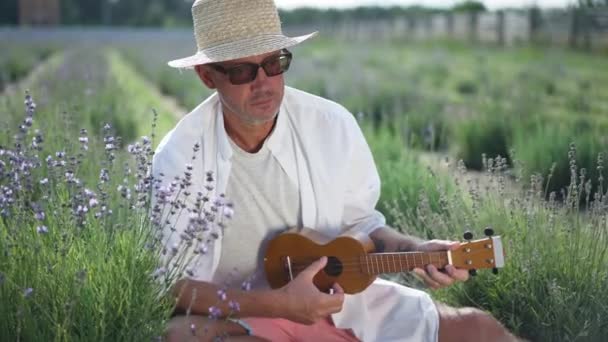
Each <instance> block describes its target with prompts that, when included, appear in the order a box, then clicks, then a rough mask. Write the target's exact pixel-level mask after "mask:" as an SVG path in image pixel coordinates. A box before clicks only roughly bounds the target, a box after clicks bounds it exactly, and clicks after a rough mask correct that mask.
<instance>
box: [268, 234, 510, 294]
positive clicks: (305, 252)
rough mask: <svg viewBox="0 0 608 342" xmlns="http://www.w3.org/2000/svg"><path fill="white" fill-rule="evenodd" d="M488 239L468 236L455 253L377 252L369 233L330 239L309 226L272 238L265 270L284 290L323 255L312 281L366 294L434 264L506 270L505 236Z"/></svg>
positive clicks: (322, 286) (321, 287)
mask: <svg viewBox="0 0 608 342" xmlns="http://www.w3.org/2000/svg"><path fill="white" fill-rule="evenodd" d="M486 235H487V236H488V237H487V238H484V239H479V240H474V241H471V239H472V234H471V233H470V232H467V233H465V239H467V240H469V241H466V242H462V243H461V245H460V247H458V249H456V250H451V251H438V252H396V253H373V251H374V244H373V242H372V241H371V239H370V238H369V236H367V235H365V234H350V235H348V234H345V235H341V236H339V237H337V238H335V239H333V240H332V239H331V238H329V237H327V236H324V235H323V234H321V233H319V232H318V231H315V230H313V229H309V228H301V229H298V228H293V229H290V230H289V231H287V232H285V233H282V234H280V235H278V236H277V237H275V238H274V239H272V240H271V241H270V243H269V245H268V249H267V250H266V255H265V258H264V268H265V271H266V278H267V280H268V283H269V284H270V286H271V287H272V288H280V287H282V286H284V285H285V284H287V283H288V282H289V281H291V280H292V279H294V278H295V277H296V276H297V275H298V273H300V272H301V271H302V270H304V269H305V268H306V267H308V266H309V265H310V264H311V263H313V262H314V261H316V260H318V259H319V258H321V257H322V256H326V257H327V258H328V259H327V265H326V266H325V268H324V269H323V270H321V271H320V272H319V273H317V275H316V276H315V277H314V279H313V282H314V284H315V285H316V286H317V288H319V290H321V291H324V292H329V289H331V287H332V285H333V284H334V283H338V284H340V286H342V288H343V289H344V292H345V293H348V294H354V293H358V292H361V291H363V290H365V289H366V288H367V287H368V286H369V285H370V284H371V283H372V282H373V281H374V280H375V279H376V276H377V275H379V274H382V273H398V272H404V271H411V270H413V269H414V268H416V267H424V266H426V265H429V264H433V265H435V267H437V268H438V269H442V268H444V267H445V266H446V265H454V267H456V268H461V269H468V270H469V271H470V272H471V273H474V272H475V270H476V269H485V268H493V269H494V271H495V272H497V268H500V267H503V266H504V252H503V247H502V242H501V240H500V236H492V235H493V231H492V230H491V228H486Z"/></svg>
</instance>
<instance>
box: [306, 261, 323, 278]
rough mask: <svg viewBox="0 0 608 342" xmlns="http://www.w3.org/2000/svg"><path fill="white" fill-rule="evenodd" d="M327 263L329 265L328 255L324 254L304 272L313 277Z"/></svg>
mask: <svg viewBox="0 0 608 342" xmlns="http://www.w3.org/2000/svg"><path fill="white" fill-rule="evenodd" d="M325 265H327V257H325V256H322V257H321V259H319V260H317V261H315V262H313V263H312V264H310V265H309V266H308V267H306V270H304V272H305V273H306V274H308V276H310V277H311V278H312V277H314V276H315V275H316V274H317V273H319V271H320V270H322V269H323V267H325Z"/></svg>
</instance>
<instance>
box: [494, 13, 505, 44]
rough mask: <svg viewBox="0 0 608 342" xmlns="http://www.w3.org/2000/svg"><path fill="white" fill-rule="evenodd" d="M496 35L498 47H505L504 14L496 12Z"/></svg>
mask: <svg viewBox="0 0 608 342" xmlns="http://www.w3.org/2000/svg"><path fill="white" fill-rule="evenodd" d="M496 34H497V39H498V45H499V46H505V12H504V11H503V10H499V11H498V12H496Z"/></svg>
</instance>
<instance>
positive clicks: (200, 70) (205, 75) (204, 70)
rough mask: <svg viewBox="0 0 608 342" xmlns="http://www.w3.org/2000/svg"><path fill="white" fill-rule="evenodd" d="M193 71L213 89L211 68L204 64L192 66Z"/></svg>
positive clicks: (213, 82)
mask: <svg viewBox="0 0 608 342" xmlns="http://www.w3.org/2000/svg"><path fill="white" fill-rule="evenodd" d="M194 71H196V74H197V75H198V78H200V79H201V81H202V82H203V83H204V84H205V85H206V86H207V88H209V89H215V81H214V80H213V78H212V77H211V70H209V68H208V67H207V66H205V65H196V66H194Z"/></svg>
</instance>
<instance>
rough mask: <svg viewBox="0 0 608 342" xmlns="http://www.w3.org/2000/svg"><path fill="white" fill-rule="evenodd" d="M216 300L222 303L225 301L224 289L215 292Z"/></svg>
mask: <svg viewBox="0 0 608 342" xmlns="http://www.w3.org/2000/svg"><path fill="white" fill-rule="evenodd" d="M217 298H219V299H220V300H222V301H225V300H226V291H225V290H224V289H219V290H217Z"/></svg>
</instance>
